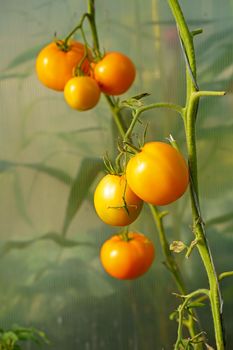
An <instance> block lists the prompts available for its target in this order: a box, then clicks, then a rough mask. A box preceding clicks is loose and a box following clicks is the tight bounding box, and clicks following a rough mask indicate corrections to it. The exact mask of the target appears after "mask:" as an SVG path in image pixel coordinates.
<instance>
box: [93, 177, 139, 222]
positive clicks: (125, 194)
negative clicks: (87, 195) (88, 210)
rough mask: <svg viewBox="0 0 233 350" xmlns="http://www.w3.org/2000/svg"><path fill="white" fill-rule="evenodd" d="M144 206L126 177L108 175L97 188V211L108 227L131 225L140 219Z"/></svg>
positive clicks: (95, 198) (95, 201) (95, 202)
mask: <svg viewBox="0 0 233 350" xmlns="http://www.w3.org/2000/svg"><path fill="white" fill-rule="evenodd" d="M142 205H143V201H142V200H141V199H140V198H138V196H136V194H135V193H134V192H133V191H132V190H131V189H130V187H129V186H128V184H127V182H126V179H125V176H124V175H122V176H119V175H112V174H108V175H106V176H104V177H103V178H102V180H101V181H100V182H99V184H98V185H97V187H96V190H95V194H94V206H95V210H96V212H97V214H98V216H99V217H100V218H101V220H102V221H104V222H105V223H106V224H108V225H112V226H126V225H129V224H131V223H132V222H133V221H134V220H136V218H137V217H138V215H139V213H140V211H141V209H142Z"/></svg>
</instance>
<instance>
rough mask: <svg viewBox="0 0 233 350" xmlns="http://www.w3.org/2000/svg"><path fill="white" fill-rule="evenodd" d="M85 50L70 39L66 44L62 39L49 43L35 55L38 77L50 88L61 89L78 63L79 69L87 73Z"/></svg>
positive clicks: (87, 62) (81, 45)
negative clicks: (66, 44)
mask: <svg viewBox="0 0 233 350" xmlns="http://www.w3.org/2000/svg"><path fill="white" fill-rule="evenodd" d="M85 52H86V50H85V46H84V45H83V44H82V43H80V42H78V41H71V42H70V43H69V44H68V46H65V45H64V42H62V41H58V42H52V43H50V44H49V45H47V46H45V47H44V48H43V49H42V50H41V51H40V52H39V54H38V56H37V59H36V72H37V76H38V79H39V80H40V81H41V83H42V84H44V85H45V86H47V87H48V88H50V89H53V90H57V91H63V89H64V87H65V84H66V83H67V81H68V80H69V79H71V78H72V76H73V75H74V70H75V68H76V67H77V66H78V65H79V64H80V63H81V70H82V71H83V72H84V73H85V74H88V72H89V61H88V59H87V58H85V59H84V56H85ZM88 54H89V53H88ZM89 55H90V54H89ZM82 60H83V62H82Z"/></svg>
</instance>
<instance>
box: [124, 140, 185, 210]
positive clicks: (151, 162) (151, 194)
mask: <svg viewBox="0 0 233 350" xmlns="http://www.w3.org/2000/svg"><path fill="white" fill-rule="evenodd" d="M126 178H127V181H128V184H129V186H130V187H131V188H132V190H133V191H134V192H135V193H136V194H137V195H138V197H140V198H142V199H143V200H144V201H145V202H148V203H151V204H154V205H166V204H169V203H171V202H174V201H175V200H177V199H178V198H179V197H181V196H182V194H183V193H184V192H185V191H186V189H187V186H188V183H189V172H188V167H187V164H186V162H185V159H184V158H183V156H182V155H181V153H179V152H178V151H177V150H176V149H175V148H173V147H172V146H170V145H168V144H166V143H164V142H148V143H146V144H145V145H144V147H142V149H141V152H139V153H138V154H136V155H135V156H134V157H132V158H131V159H130V160H129V162H128V164H127V167H126Z"/></svg>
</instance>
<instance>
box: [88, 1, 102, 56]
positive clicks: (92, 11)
mask: <svg viewBox="0 0 233 350" xmlns="http://www.w3.org/2000/svg"><path fill="white" fill-rule="evenodd" d="M88 20H89V23H90V27H91V34H92V39H93V49H94V51H95V53H96V54H97V56H98V57H100V56H101V54H100V47H99V38H98V33H97V29H96V28H97V27H96V22H95V0H88Z"/></svg>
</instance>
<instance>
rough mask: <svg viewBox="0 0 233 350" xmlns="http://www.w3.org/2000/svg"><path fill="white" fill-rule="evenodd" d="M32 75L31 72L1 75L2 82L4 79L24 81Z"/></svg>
mask: <svg viewBox="0 0 233 350" xmlns="http://www.w3.org/2000/svg"><path fill="white" fill-rule="evenodd" d="M29 75H30V73H29V72H25V73H2V74H0V80H4V79H23V78H27V77H28V76H29Z"/></svg>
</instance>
